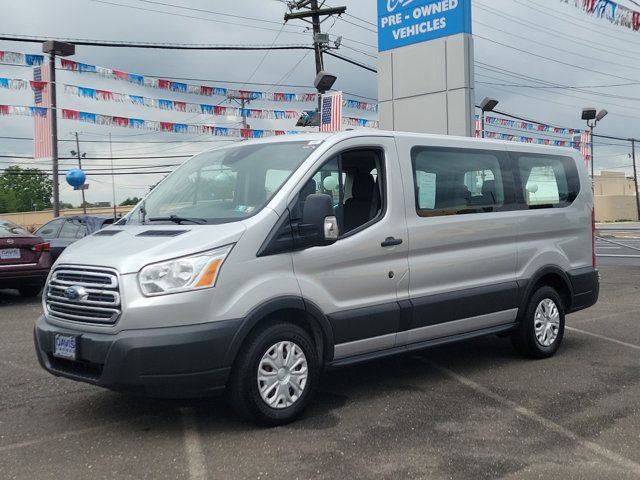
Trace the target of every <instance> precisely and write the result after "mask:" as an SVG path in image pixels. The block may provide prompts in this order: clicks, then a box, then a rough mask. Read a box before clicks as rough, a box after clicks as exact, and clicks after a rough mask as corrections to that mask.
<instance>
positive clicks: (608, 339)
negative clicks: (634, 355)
mask: <svg viewBox="0 0 640 480" xmlns="http://www.w3.org/2000/svg"><path fill="white" fill-rule="evenodd" d="M564 328H566V329H567V330H572V331H574V332H578V333H582V334H584V335H589V336H591V337H595V338H599V339H600V340H607V341H608V342H613V343H617V344H618V345H622V346H625V347H629V348H633V349H636V350H640V345H634V344H633V343H627V342H623V341H621V340H616V339H615V338H610V337H605V336H604V335H599V334H597V333H591V332H587V331H586V330H580V329H579V328H575V327H564Z"/></svg>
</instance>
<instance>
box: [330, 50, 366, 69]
mask: <svg viewBox="0 0 640 480" xmlns="http://www.w3.org/2000/svg"><path fill="white" fill-rule="evenodd" d="M324 53H326V54H327V55H329V56H330V57H335V58H339V59H340V60H342V61H344V62H347V63H350V64H351V65H355V66H357V67H360V68H363V69H365V70H368V71H370V72H373V73H378V70H376V69H375V68H374V67H370V66H369V65H365V64H364V63H360V62H358V61H357V60H353V59H352V58H349V57H345V56H344V55H338V54H337V53H335V52H329V51H325V52H324Z"/></svg>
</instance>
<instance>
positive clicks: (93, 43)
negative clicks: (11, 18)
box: [0, 0, 313, 51]
mask: <svg viewBox="0 0 640 480" xmlns="http://www.w3.org/2000/svg"><path fill="white" fill-rule="evenodd" d="M92 1H98V0H92ZM100 1H101V0H100ZM0 40H6V41H10V42H24V43H44V42H45V41H46V40H47V38H45V37H34V36H31V37H27V36H16V35H15V34H0ZM60 40H64V41H68V42H72V43H73V44H75V45H83V46H90V47H113V48H144V49H159V50H229V51H260V50H263V51H264V50H309V49H313V47H310V46H308V45H296V44H291V45H275V46H271V47H266V46H261V45H204V44H203V45H199V44H179V43H140V42H136V43H132V42H113V41H105V40H80V39H73V38H62V39H60Z"/></svg>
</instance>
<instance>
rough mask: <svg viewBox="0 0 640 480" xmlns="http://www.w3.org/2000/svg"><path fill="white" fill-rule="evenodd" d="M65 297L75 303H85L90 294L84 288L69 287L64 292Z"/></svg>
mask: <svg viewBox="0 0 640 480" xmlns="http://www.w3.org/2000/svg"><path fill="white" fill-rule="evenodd" d="M64 296H65V297H66V298H67V299H69V300H73V301H74V302H84V301H85V300H86V299H87V298H88V297H89V293H87V291H86V290H85V289H84V287H78V286H75V285H74V286H73V287H69V288H67V289H66V290H65V291H64Z"/></svg>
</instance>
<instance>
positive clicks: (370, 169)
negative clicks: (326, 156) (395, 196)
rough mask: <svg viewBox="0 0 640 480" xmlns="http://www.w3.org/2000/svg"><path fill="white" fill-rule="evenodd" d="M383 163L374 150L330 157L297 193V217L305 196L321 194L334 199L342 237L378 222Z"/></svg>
mask: <svg viewBox="0 0 640 480" xmlns="http://www.w3.org/2000/svg"><path fill="white" fill-rule="evenodd" d="M383 163H384V162H383V153H382V151H380V150H377V149H358V150H348V151H345V152H342V153H341V154H339V155H337V156H335V157H333V158H331V159H330V160H329V161H327V162H326V163H325V164H324V165H323V166H322V167H320V169H319V170H318V171H317V172H316V173H315V174H314V175H313V177H312V178H311V179H310V180H309V181H307V183H306V184H305V185H304V186H303V187H302V189H301V190H300V195H299V197H298V213H297V216H302V213H303V211H304V202H305V200H306V198H307V196H308V195H310V194H312V193H324V194H327V195H330V196H331V197H332V198H333V210H334V212H335V215H336V218H337V219H338V227H339V230H340V235H341V236H343V235H346V234H348V233H350V232H352V231H354V230H356V229H358V228H360V227H361V226H363V225H365V224H368V223H371V222H373V221H374V220H376V219H379V218H380V217H381V216H382V212H383V207H384V205H385V198H384V192H385V189H384V178H385V175H384V165H383Z"/></svg>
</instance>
